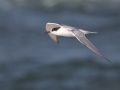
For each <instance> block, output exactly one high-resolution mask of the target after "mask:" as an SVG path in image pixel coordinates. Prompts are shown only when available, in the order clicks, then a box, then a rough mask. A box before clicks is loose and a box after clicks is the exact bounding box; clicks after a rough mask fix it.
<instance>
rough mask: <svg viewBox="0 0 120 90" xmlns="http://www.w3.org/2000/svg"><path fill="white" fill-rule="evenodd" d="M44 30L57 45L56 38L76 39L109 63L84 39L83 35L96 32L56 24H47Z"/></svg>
mask: <svg viewBox="0 0 120 90" xmlns="http://www.w3.org/2000/svg"><path fill="white" fill-rule="evenodd" d="M46 30H47V33H48V34H49V36H50V37H51V38H52V39H53V40H54V41H55V42H57V43H59V40H58V37H57V36H64V37H76V38H77V39H78V40H79V41H80V42H81V43H82V44H84V45H86V46H87V47H88V48H89V49H90V50H92V51H93V52H94V53H96V54H97V55H99V56H100V57H102V58H104V59H105V60H107V61H110V60H108V59H107V58H106V57H105V56H104V55H103V54H102V53H101V52H100V51H99V50H98V49H97V48H96V47H95V46H94V45H93V44H92V43H91V42H90V41H89V40H88V39H87V38H86V37H85V34H89V33H96V32H89V31H85V30H82V29H78V28H75V27H71V26H67V25H60V24H57V23H47V24H46Z"/></svg>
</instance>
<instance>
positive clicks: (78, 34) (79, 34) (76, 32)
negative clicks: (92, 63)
mask: <svg viewBox="0 0 120 90" xmlns="http://www.w3.org/2000/svg"><path fill="white" fill-rule="evenodd" d="M70 32H71V33H72V34H73V35H74V36H75V37H76V38H77V39H78V40H79V41H80V42H81V43H82V44H84V45H86V46H87V47H88V48H89V49H90V50H92V51H93V52H94V53H96V54H97V55H99V56H100V57H102V58H104V59H105V60H107V61H109V62H111V61H110V60H108V59H107V58H106V57H105V56H104V55H103V54H101V52H100V51H99V50H98V49H97V48H96V47H95V46H94V45H93V44H92V43H91V42H90V41H89V40H88V39H87V38H86V37H85V34H84V33H83V32H81V31H79V30H72V31H70Z"/></svg>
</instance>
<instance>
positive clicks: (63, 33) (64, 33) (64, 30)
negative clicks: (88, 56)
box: [53, 28, 73, 37]
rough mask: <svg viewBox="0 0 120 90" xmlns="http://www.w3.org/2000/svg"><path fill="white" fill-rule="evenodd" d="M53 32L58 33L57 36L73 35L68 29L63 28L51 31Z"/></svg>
mask: <svg viewBox="0 0 120 90" xmlns="http://www.w3.org/2000/svg"><path fill="white" fill-rule="evenodd" d="M53 34H55V35H58V36H64V37H73V35H72V34H71V32H70V31H69V30H66V29H64V28H60V29H59V30H58V31H56V32H53Z"/></svg>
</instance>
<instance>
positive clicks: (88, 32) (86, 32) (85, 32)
mask: <svg viewBox="0 0 120 90" xmlns="http://www.w3.org/2000/svg"><path fill="white" fill-rule="evenodd" d="M80 31H81V32H83V33H84V34H90V33H97V32H90V31H85V30H81V29H80Z"/></svg>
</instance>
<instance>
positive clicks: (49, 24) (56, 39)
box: [46, 22, 60, 43]
mask: <svg viewBox="0 0 120 90" xmlns="http://www.w3.org/2000/svg"><path fill="white" fill-rule="evenodd" d="M58 26H60V25H59V24H57V23H50V22H48V23H47V24H46V30H47V32H50V31H51V30H52V29H53V28H54V27H58ZM48 35H49V36H50V37H51V38H52V39H53V40H54V41H55V42H57V43H59V40H58V37H57V36H56V35H54V34H52V33H48Z"/></svg>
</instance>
